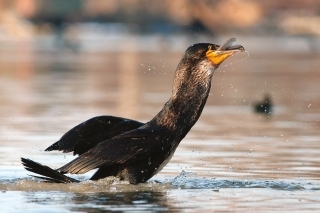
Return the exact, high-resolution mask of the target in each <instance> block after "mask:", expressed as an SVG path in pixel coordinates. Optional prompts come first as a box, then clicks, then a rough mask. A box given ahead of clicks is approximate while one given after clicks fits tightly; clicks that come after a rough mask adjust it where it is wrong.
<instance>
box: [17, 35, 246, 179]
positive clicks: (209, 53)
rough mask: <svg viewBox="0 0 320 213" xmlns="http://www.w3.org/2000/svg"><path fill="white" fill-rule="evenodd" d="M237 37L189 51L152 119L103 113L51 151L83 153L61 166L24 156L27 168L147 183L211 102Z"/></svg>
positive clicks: (51, 175) (50, 175)
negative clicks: (216, 72) (216, 77)
mask: <svg viewBox="0 0 320 213" xmlns="http://www.w3.org/2000/svg"><path fill="white" fill-rule="evenodd" d="M234 41H235V39H234V38H232V39H229V40H228V41H227V42H226V43H225V44H224V45H222V46H219V45H215V44H209V43H200V44H194V45H192V46H190V47H189V48H188V49H187V50H186V52H185V53H184V55H183V57H182V59H181V61H180V63H179V65H178V67H177V69H176V72H175V75H174V79H173V89H172V96H171V98H170V99H169V101H168V102H167V103H166V104H165V105H164V107H163V108H162V110H161V111H160V112H159V113H158V114H157V115H156V116H155V117H154V118H153V119H152V120H151V121H149V122H147V123H141V122H138V121H134V120H130V119H125V118H119V117H113V116H100V117H95V118H92V119H90V120H88V121H85V122H84V123H81V124H79V125H78V126H76V127H74V128H73V129H71V130H70V131H68V132H67V133H66V134H65V135H63V136H62V137H61V139H60V140H59V141H58V142H56V143H54V144H52V145H51V146H49V147H48V148H47V149H46V151H52V150H59V151H63V152H73V153H74V155H76V154H78V155H79V157H77V158H76V159H74V160H73V161H71V162H69V163H67V164H66V165H64V166H62V167H61V168H58V169H56V170H54V169H51V168H49V167H47V166H44V165H41V164H39V163H36V162H34V161H32V160H29V159H26V158H21V160H22V163H23V165H24V166H25V168H26V169H27V170H29V171H31V172H34V173H37V174H40V175H42V176H44V177H39V176H36V177H38V178H41V179H44V180H45V181H48V182H55V183H70V182H78V180H75V179H73V178H70V177H67V176H65V175H64V174H66V173H69V174H83V173H86V172H88V171H90V170H92V169H96V168H99V169H98V170H97V172H96V173H95V174H94V175H93V176H92V177H91V179H90V180H98V179H100V178H105V177H108V176H115V177H118V178H120V179H121V180H128V181H129V182H130V183H132V184H137V183H142V182H146V181H147V180H149V179H150V178H151V177H152V176H154V175H155V174H157V173H158V172H159V171H161V169H162V168H163V167H164V166H165V165H166V164H167V163H168V162H169V160H170V159H171V157H172V156H173V154H174V152H175V150H176V148H177V147H178V145H179V143H180V141H181V140H182V139H183V138H184V137H185V136H186V134H187V133H188V132H189V130H190V129H191V127H192V126H193V125H194V124H195V123H196V122H197V120H198V118H199V117H200V114H201V112H202V110H203V107H204V105H205V103H206V101H207V98H208V95H209V91H210V87H211V79H212V75H213V72H214V70H215V69H217V68H218V67H219V65H220V64H221V63H222V62H223V61H224V60H225V59H227V58H228V57H229V56H231V55H233V54H234V53H236V52H242V51H244V48H243V47H242V46H240V45H232V43H233V42H234Z"/></svg>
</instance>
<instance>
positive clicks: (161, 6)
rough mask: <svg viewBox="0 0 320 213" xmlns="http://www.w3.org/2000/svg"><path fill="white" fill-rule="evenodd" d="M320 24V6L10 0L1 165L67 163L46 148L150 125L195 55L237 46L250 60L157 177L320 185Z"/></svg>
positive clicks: (239, 64)
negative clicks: (121, 121)
mask: <svg viewBox="0 0 320 213" xmlns="http://www.w3.org/2000/svg"><path fill="white" fill-rule="evenodd" d="M319 26H320V3H319V1H318V0H304V1H300V0H291V1H286V0H268V1H253V0H201V1H196V0H174V1H172V0H153V1H149V0H108V1H105V0H94V1H90V0H68V1H66V0H54V1H51V0H1V1H0V103H1V104H0V122H1V123H0V144H1V150H0V159H4V160H3V161H2V162H1V163H0V167H1V168H2V171H7V172H8V177H12V176H15V175H14V174H15V173H14V174H13V173H12V172H13V171H17V169H20V170H19V171H24V170H23V168H22V166H21V165H20V162H19V157H21V156H24V157H30V158H31V156H33V157H32V158H33V159H34V160H36V161H39V159H41V162H42V163H48V164H49V165H50V166H55V165H52V164H55V163H56V166H60V165H61V164H62V162H66V161H68V160H69V159H68V157H65V156H63V155H58V154H57V153H56V152H54V153H44V152H43V151H42V150H44V149H45V148H46V147H48V146H49V145H51V144H52V143H53V142H55V141H57V140H58V139H59V138H60V137H61V136H62V135H63V133H65V132H66V131H67V130H69V129H70V128H72V127H73V126H75V125H77V124H79V123H81V122H83V121H85V120H87V119H89V118H91V117H94V116H98V115H115V116H123V117H129V118H132V119H137V120H141V121H148V120H150V119H151V118H152V117H153V116H154V115H155V114H156V113H157V112H158V111H159V110H160V109H161V108H162V106H163V104H164V103H165V102H166V101H167V100H168V99H169V97H170V94H171V84H172V78H173V73H174V70H175V68H176V66H177V64H178V62H179V60H180V58H181V56H182V54H183V52H184V50H185V49H186V48H187V47H188V46H190V45H191V44H194V43H197V42H212V43H216V44H221V43H223V42H224V41H226V40H227V39H228V38H230V37H236V38H237V42H238V43H240V44H242V45H243V46H244V47H245V49H246V51H247V52H245V53H241V54H240V53H239V54H237V55H235V56H233V57H232V58H229V59H228V60H227V61H226V62H224V64H223V65H222V66H221V67H220V68H219V70H218V71H217V73H216V74H215V75H214V78H213V82H212V84H213V86H212V90H211V94H210V97H209V99H208V103H207V106H206V107H205V110H204V112H203V115H202V116H201V118H200V120H199V122H198V123H197V124H196V125H195V127H194V128H193V129H192V131H191V132H190V134H189V135H188V136H187V138H186V139H185V140H184V141H183V143H182V144H181V146H180V147H179V149H178V151H177V153H176V155H175V157H174V159H173V160H172V161H171V163H170V164H169V165H168V166H167V167H166V168H165V169H164V172H163V173H160V175H161V174H169V173H171V172H175V174H177V173H180V172H181V170H182V169H186V168H189V171H196V172H198V173H201V172H202V173H206V175H208V173H207V172H211V173H213V174H214V175H215V176H219V175H221V176H223V177H225V176H226V173H228V174H229V177H230V174H231V176H232V175H236V176H237V175H239V174H246V175H248V174H250V175H260V176H261V175H262V176H263V177H264V178H265V176H264V175H271V176H272V175H273V176H272V177H274V178H276V177H284V176H283V175H284V174H288V176H290V177H297V176H299V177H301V176H307V177H309V178H310V177H311V178H319V177H320V175H319V169H318V168H319V167H318V166H319V155H318V148H319V147H320V143H319V141H320V131H319V127H320V122H319V120H320V93H319V91H320V84H319V77H320V75H319V61H320V39H319V35H320V27H319ZM266 97H269V99H267V100H268V101H267V102H268V103H269V104H272V106H271V107H272V109H271V110H270V111H269V109H268V112H270V113H271V114H270V113H269V114H266V113H264V110H262V113H261V109H260V110H259V109H258V108H259V106H261V105H263V104H265V103H266V101H265V98H266ZM257 107H258V108H257ZM53 156H57V157H56V160H55V161H52V159H53ZM191 158H192V159H193V160H190V159H191ZM200 159H201V160H200ZM266 159H267V160H266ZM203 162H205V163H203ZM12 165H14V166H15V167H12ZM289 171H291V172H289ZM297 171H299V172H297ZM211 173H210V174H211ZM298 173H299V174H298ZM2 174H5V173H2ZM210 174H209V175H210ZM268 177H269V176H268Z"/></svg>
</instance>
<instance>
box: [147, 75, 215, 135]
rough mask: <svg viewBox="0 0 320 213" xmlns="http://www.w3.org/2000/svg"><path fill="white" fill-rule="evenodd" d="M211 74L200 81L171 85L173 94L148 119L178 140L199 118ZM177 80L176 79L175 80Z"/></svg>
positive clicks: (208, 88)
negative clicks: (172, 133) (156, 112)
mask: <svg viewBox="0 0 320 213" xmlns="http://www.w3.org/2000/svg"><path fill="white" fill-rule="evenodd" d="M211 78H212V74H210V75H208V76H207V77H206V79H201V81H194V79H192V78H191V80H189V81H184V82H182V83H181V82H179V83H177V84H175V82H174V86H173V94H172V97H171V98H170V100H169V101H168V102H167V103H166V104H165V106H164V107H163V108H162V110H161V111H160V112H159V113H158V114H157V115H156V116H155V117H154V118H153V119H152V120H151V121H150V124H154V125H157V126H161V127H164V128H166V129H167V130H169V131H171V132H174V134H175V135H177V136H178V137H179V138H180V140H181V139H182V138H184V136H185V135H186V134H187V133H188V132H189V130H190V129H191V128H192V126H193V125H194V124H195V123H196V122H197V120H198V119H199V117H200V115H201V113H202V110H203V108H204V105H205V103H206V101H207V98H208V95H209V92H210V87H211ZM177 82H178V81H177Z"/></svg>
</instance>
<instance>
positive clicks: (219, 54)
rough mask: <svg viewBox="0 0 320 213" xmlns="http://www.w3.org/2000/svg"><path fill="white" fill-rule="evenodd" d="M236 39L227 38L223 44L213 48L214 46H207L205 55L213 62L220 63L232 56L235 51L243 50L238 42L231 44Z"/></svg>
mask: <svg viewBox="0 0 320 213" xmlns="http://www.w3.org/2000/svg"><path fill="white" fill-rule="evenodd" d="M235 41H236V39H235V38H230V39H228V40H227V41H226V42H225V43H224V44H223V45H221V46H218V45H216V47H218V48H217V49H214V48H216V47H213V46H209V47H208V51H207V52H206V56H207V57H208V58H209V59H210V60H211V61H212V62H213V63H214V64H215V65H217V66H218V65H220V64H221V63H222V62H223V61H224V60H226V59H227V58H228V57H230V56H232V55H233V54H235V53H237V52H244V51H245V50H244V48H243V46H241V45H239V44H235V45H233V43H234V42H235Z"/></svg>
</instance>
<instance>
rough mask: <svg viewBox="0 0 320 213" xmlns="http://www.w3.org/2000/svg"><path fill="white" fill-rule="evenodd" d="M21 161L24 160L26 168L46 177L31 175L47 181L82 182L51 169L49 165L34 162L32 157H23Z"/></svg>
mask: <svg viewBox="0 0 320 213" xmlns="http://www.w3.org/2000/svg"><path fill="white" fill-rule="evenodd" d="M21 161H22V164H23V166H24V167H25V169H26V170H28V171H30V172H34V173H36V174H39V175H43V176H44V177H41V176H34V175H31V176H33V177H36V178H40V179H43V180H45V181H46V182H51V183H78V182H80V181H79V180H76V179H73V178H71V177H68V176H66V175H64V174H61V173H60V172H58V171H57V170H54V169H51V168H50V167H48V166H45V165H42V164H40V163H37V162H34V161H32V160H30V159H27V158H21Z"/></svg>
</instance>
